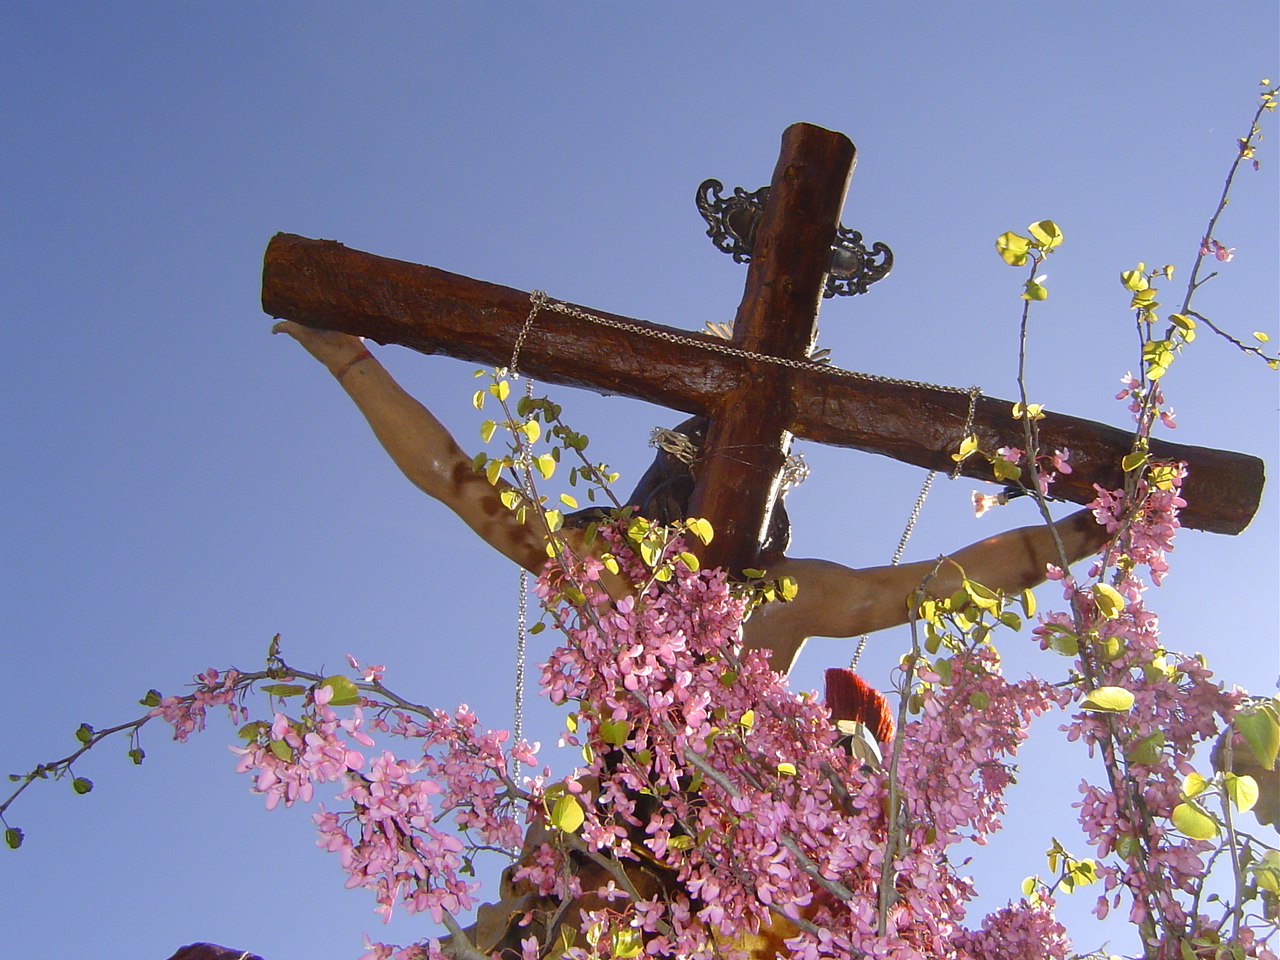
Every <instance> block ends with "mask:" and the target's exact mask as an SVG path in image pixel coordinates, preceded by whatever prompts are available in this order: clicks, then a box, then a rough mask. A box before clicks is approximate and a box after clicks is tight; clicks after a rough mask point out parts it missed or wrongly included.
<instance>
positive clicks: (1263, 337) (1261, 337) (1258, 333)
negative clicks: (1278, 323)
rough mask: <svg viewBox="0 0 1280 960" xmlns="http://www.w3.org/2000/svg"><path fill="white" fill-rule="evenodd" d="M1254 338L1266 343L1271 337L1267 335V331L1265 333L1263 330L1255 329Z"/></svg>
mask: <svg viewBox="0 0 1280 960" xmlns="http://www.w3.org/2000/svg"><path fill="white" fill-rule="evenodd" d="M1253 339H1255V340H1257V341H1258V342H1259V343H1266V342H1267V341H1268V340H1270V339H1271V338H1270V337H1268V336H1267V335H1266V334H1265V333H1263V332H1262V331H1261V330H1255V331H1253Z"/></svg>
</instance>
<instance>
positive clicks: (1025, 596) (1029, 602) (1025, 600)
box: [1021, 590, 1036, 619]
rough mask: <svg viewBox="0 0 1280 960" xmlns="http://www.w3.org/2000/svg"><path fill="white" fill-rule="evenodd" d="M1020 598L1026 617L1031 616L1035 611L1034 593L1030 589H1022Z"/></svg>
mask: <svg viewBox="0 0 1280 960" xmlns="http://www.w3.org/2000/svg"><path fill="white" fill-rule="evenodd" d="M1021 600H1022V612H1023V613H1024V614H1025V615H1026V616H1027V618H1028V619H1029V618H1031V617H1033V616H1034V615H1035V612H1036V595H1035V594H1034V593H1032V592H1031V591H1030V590H1023V591H1022V597H1021Z"/></svg>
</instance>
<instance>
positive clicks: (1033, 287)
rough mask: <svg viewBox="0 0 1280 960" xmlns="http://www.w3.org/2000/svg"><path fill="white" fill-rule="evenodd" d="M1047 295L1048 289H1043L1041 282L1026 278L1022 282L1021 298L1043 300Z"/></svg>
mask: <svg viewBox="0 0 1280 960" xmlns="http://www.w3.org/2000/svg"><path fill="white" fill-rule="evenodd" d="M1048 296H1049V291H1048V290H1046V289H1045V287H1044V285H1043V284H1039V283H1036V282H1035V281H1034V280H1028V281H1027V282H1026V283H1025V284H1023V290H1022V299H1023V300H1044V299H1046V298H1048Z"/></svg>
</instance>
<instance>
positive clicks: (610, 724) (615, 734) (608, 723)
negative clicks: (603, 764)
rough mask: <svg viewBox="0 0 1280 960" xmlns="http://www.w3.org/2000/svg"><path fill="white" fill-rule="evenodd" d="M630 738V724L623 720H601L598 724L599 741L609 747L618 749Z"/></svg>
mask: <svg viewBox="0 0 1280 960" xmlns="http://www.w3.org/2000/svg"><path fill="white" fill-rule="evenodd" d="M629 736H631V724H629V723H627V721H625V720H602V721H601V722H600V739H601V740H603V741H604V742H605V743H607V744H609V745H610V746H614V747H620V746H622V745H623V744H624V743H626V742H627V737H629Z"/></svg>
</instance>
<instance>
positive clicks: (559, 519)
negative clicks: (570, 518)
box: [542, 510, 564, 533]
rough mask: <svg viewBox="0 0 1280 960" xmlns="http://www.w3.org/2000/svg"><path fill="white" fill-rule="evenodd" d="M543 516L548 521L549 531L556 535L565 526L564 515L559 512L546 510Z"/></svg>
mask: <svg viewBox="0 0 1280 960" xmlns="http://www.w3.org/2000/svg"><path fill="white" fill-rule="evenodd" d="M542 516H543V517H544V518H545V519H546V521H547V529H549V530H550V531H551V532H552V533H555V532H556V531H557V530H559V529H560V528H561V527H562V526H564V514H562V513H561V512H560V511H559V510H545V511H543V514H542Z"/></svg>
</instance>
